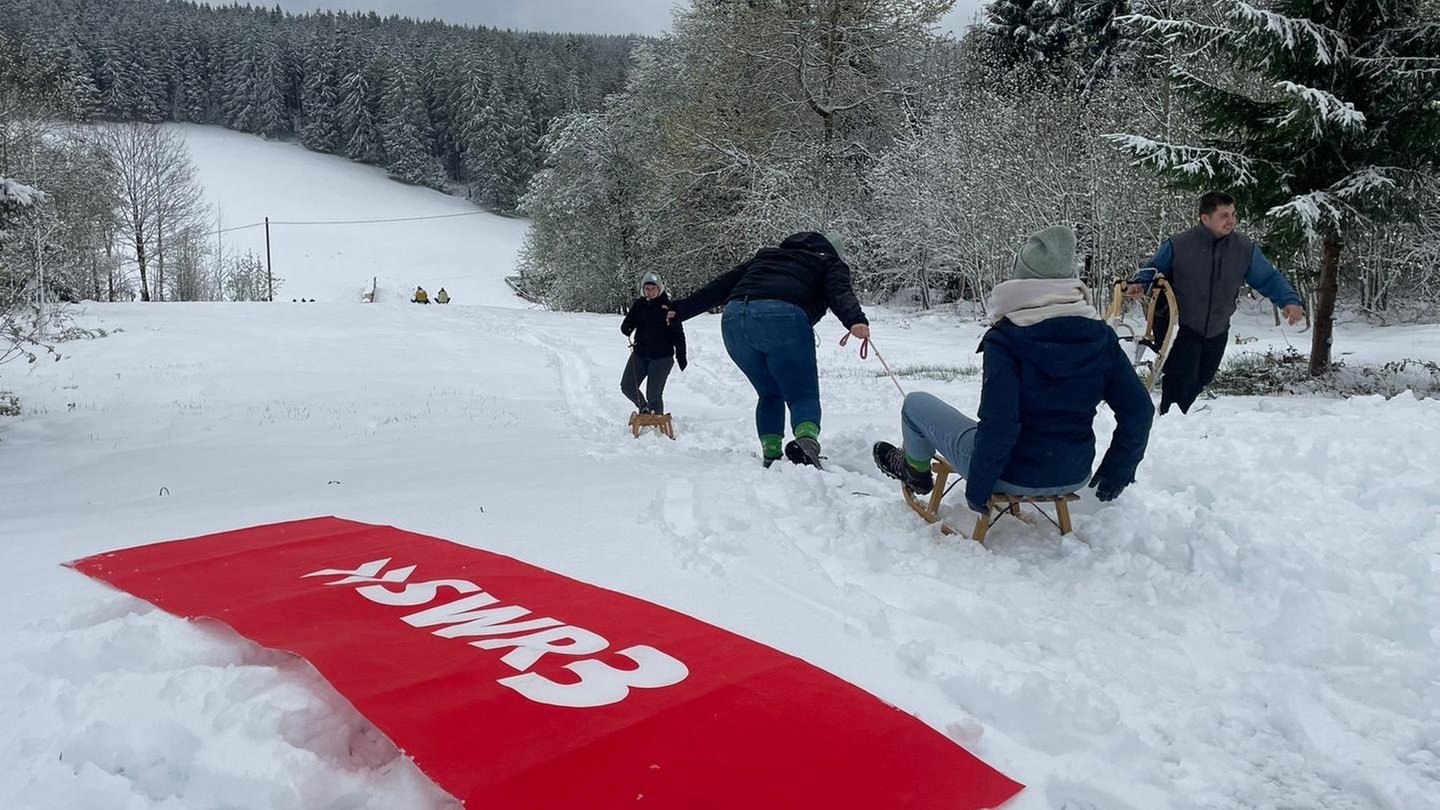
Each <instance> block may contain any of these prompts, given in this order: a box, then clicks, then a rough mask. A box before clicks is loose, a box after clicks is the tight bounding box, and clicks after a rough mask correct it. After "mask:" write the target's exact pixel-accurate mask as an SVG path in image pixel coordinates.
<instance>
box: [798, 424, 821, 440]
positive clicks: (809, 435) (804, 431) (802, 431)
mask: <svg viewBox="0 0 1440 810" xmlns="http://www.w3.org/2000/svg"><path fill="white" fill-rule="evenodd" d="M795 438H797V439H818V438H820V426H819V425H817V424H815V423H814V422H801V423H800V424H798V425H796V426H795Z"/></svg>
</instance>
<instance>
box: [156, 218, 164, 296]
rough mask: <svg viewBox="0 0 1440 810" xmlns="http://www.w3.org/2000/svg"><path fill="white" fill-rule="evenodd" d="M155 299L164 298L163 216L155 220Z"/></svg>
mask: <svg viewBox="0 0 1440 810" xmlns="http://www.w3.org/2000/svg"><path fill="white" fill-rule="evenodd" d="M155 300H156V301H164V300H165V218H164V217H158V218H156V220H155Z"/></svg>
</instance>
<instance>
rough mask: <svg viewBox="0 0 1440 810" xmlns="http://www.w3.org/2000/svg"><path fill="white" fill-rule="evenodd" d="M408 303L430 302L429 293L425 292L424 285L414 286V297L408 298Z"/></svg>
mask: <svg viewBox="0 0 1440 810" xmlns="http://www.w3.org/2000/svg"><path fill="white" fill-rule="evenodd" d="M410 303H412V304H428V303H430V295H429V294H428V293H426V292H425V288H424V287H416V288H415V297H414V298H412V299H410Z"/></svg>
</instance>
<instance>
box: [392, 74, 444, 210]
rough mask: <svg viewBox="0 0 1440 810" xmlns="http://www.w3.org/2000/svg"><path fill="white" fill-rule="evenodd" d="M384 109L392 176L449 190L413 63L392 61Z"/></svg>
mask: <svg viewBox="0 0 1440 810" xmlns="http://www.w3.org/2000/svg"><path fill="white" fill-rule="evenodd" d="M380 109H381V115H382V116H383V121H382V123H381V125H380V132H381V136H382V137H383V139H384V143H385V159H386V162H387V167H388V169H389V171H390V176H391V177H394V178H395V179H397V180H400V181H401V182H405V183H410V184H412V185H417V186H429V187H430V188H436V189H443V188H445V173H444V170H443V169H442V168H441V166H440V161H439V160H438V159H437V158H436V157H435V152H434V147H432V146H431V144H430V142H429V137H428V135H429V130H430V120H429V118H428V117H427V114H426V112H425V99H424V98H423V97H421V95H420V85H419V82H417V81H416V79H415V68H414V66H413V65H411V64H410V60H409V59H406V58H404V57H395V58H392V59H391V61H390V65H389V70H388V71H387V74H386V78H385V92H384V96H383V99H382V101H381V105H380Z"/></svg>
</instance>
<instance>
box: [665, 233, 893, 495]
mask: <svg viewBox="0 0 1440 810" xmlns="http://www.w3.org/2000/svg"><path fill="white" fill-rule="evenodd" d="M721 304H724V305H725V313H724V314H723V315H722V316H721V317H720V334H721V336H723V337H724V339H725V350H726V351H727V352H729V353H730V359H732V360H734V361H735V365H737V366H739V367H740V370H741V371H742V372H744V374H745V376H746V378H748V379H749V380H750V384H751V385H752V386H754V388H755V393H756V395H757V397H758V400H757V401H756V403H755V429H756V432H757V433H759V434H760V451H761V454H762V461H763V463H764V465H765V466H766V467H769V466H770V465H771V464H773V463H774V462H775V461H776V460H777V459H779V458H780V455H781V452H782V448H781V442H783V441H784V440H785V436H784V433H785V409H786V407H787V406H788V407H789V409H790V426H791V430H792V431H794V434H795V438H794V439H792V440H791V441H790V442H789V443H787V444H785V446H784V448H783V452H784V454H785V457H786V458H788V459H790V461H791V462H793V463H796V464H808V465H810V466H812V467H819V466H820V375H819V371H818V368H817V366H816V361H815V331H814V330H815V324H816V323H818V322H819V321H820V318H821V317H822V316H824V314H825V310H826V308H827V307H828V308H829V310H830V311H831V312H834V313H835V317H837V318H839V319H840V322H841V323H843V324H845V328H846V329H849V330H850V334H852V335H854V336H855V337H857V338H860V339H862V340H864V339H867V338H869V337H870V322H869V321H868V320H866V319H865V312H864V310H862V309H861V308H860V302H859V301H858V300H857V299H856V298H855V292H854V289H853V288H852V287H851V282H850V265H848V264H846V263H845V260H844V259H842V258H841V257H840V251H839V249H838V246H837V245H835V244H834V243H833V241H832V240H831V239H829V238H827V237H825V236H823V235H821V234H818V233H814V232H810V231H806V232H802V233H796V234H792V235H790V236H789V237H786V239H785V240H784V241H783V242H781V243H780V245H779V246H778V247H767V248H761V249H760V250H759V252H757V253H756V254H755V256H754V257H753V258H751V259H750V260H749V261H746V262H745V263H743V264H741V265H740V266H738V267H736V268H735V269H734V270H731V271H730V272H728V273H725V274H724V275H722V276H720V277H719V278H717V279H715V280H714V281H712V282H710V283H709V284H707V285H706V286H705V287H703V288H702V289H700V290H698V291H696V292H695V293H694V294H693V295H691V296H689V297H688V298H682V299H680V300H679V301H676V302H675V304H674V307H673V308H674V310H675V317H676V318H677V319H678V320H681V321H683V320H686V319H687V318H692V317H694V316H696V315H698V314H700V313H701V312H704V311H705V310H707V309H710V308H711V307H715V306H719V305H721Z"/></svg>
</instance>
